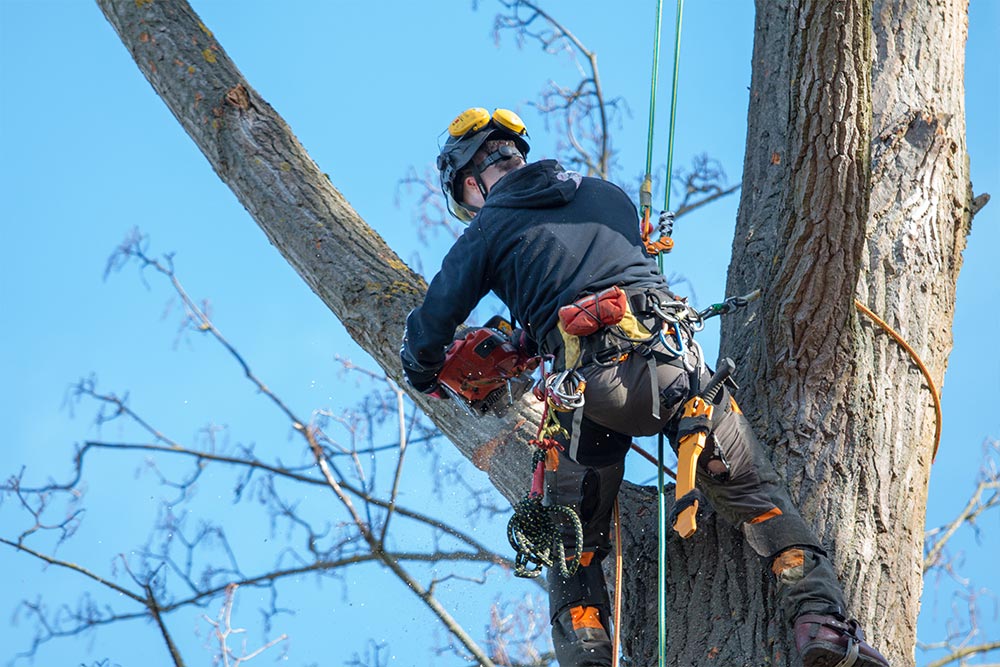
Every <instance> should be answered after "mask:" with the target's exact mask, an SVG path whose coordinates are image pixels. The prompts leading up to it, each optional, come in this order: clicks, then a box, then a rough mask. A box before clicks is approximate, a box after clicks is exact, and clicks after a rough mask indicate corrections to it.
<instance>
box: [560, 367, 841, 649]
mask: <svg viewBox="0 0 1000 667" xmlns="http://www.w3.org/2000/svg"><path fill="white" fill-rule="evenodd" d="M649 368H650V364H649V363H648V360H647V359H646V358H643V357H641V356H639V355H632V356H630V357H629V358H628V359H626V360H625V361H623V362H621V363H619V364H616V365H610V366H592V367H585V368H583V369H581V372H582V373H583V375H584V376H585V377H586V379H587V388H586V392H585V405H584V407H583V408H582V409H579V410H576V411H574V412H564V413H558V417H559V421H560V423H561V424H562V425H563V427H564V428H565V429H566V430H567V432H568V434H569V437H568V438H565V439H564V441H563V442H562V443H561V444H562V445H563V447H564V450H563V451H561V452H559V459H558V465H557V466H552V467H554V468H555V469H554V470H551V469H550V470H548V471H546V503H547V504H560V505H569V506H571V507H573V508H574V509H575V510H576V511H577V512H578V513H579V515H580V519H581V522H582V524H583V533H584V544H583V550H584V559H583V561H581V563H582V564H583V567H581V568H580V569H579V570H578V572H577V574H576V575H575V576H573V577H571V578H569V579H564V578H563V577H562V576H560V575H559V574H558V573H557V572H554V571H552V570H551V569H550V570H549V574H548V581H549V611H550V616H551V619H552V626H553V627H552V636H553V641H554V643H555V650H556V657H557V659H558V660H559V664H560V665H561V667H574V666H577V665H610V664H611V646H610V639H609V637H610V636H611V629H610V626H609V623H608V618H609V607H610V605H609V601H608V593H607V588H606V585H605V581H604V576H603V573H602V570H601V561H602V560H603V559H604V557H605V556H606V555H607V554H608V552H609V550H610V539H609V533H610V522H611V512H612V508H613V506H614V500H615V497H616V496H617V495H618V490H619V487H620V485H621V480H622V475H623V471H624V458H625V454H626V453H627V452H628V449H629V445H630V443H631V440H632V436H637V435H649V434H650V428H651V427H650V422H651V420H652V416H651V415H652V407H651V404H652V399H651V395H650V386H651V382H650V378H649ZM655 369H656V372H657V383H656V386H658V388H659V392H660V398H661V403H660V406H659V408H660V409H659V412H660V418H659V420H656V421H655V425H656V426H657V427H658V428H659V429H662V430H663V432H664V433H665V434H666V435H667V437H668V438H669V439H670V442H671V446H673V447H674V449H675V451H676V448H677V444H676V440H677V438H676V428H677V419H676V417H677V416H678V415H679V412H680V410H681V407H682V406H683V404H684V401H685V400H686V399H687V398H688V396H689V395H690V394H691V389H690V383H691V381H692V377H691V376H690V375H689V374H688V373H687V372H686V371H685V370H684V369H683V368H682V367H681V366H680V365H679V364H668V363H658V364H656V365H655ZM708 379H709V375H708V374H707V373H705V374H703V376H702V377H701V378H700V380H699V383H700V386H704V385H705V384H707V382H708ZM652 432H653V433H655V432H656V431H655V430H653V431H652ZM698 487H699V488H700V489H701V490H702V491H703V492H704V494H705V495H706V496H707V497H708V499H709V500H710V501H711V503H712V506H713V507H714V508H715V510H716V512H718V514H719V515H720V516H721V517H722V518H723V519H725V520H726V521H727V522H729V523H730V524H732V525H733V526H734V527H736V528H738V529H739V530H740V531H741V532H742V533H743V535H744V536H745V537H746V539H747V541H748V543H749V544H750V545H751V547H752V548H753V549H754V550H755V551H756V552H757V553H758V554H760V555H761V556H763V557H764V558H766V559H769V561H770V565H771V570H772V572H773V573H774V575H775V580H776V582H777V592H778V602H779V606H780V607H781V609H782V612H783V614H784V617H785V620H786V621H787V622H788V623H791V622H793V621H794V619H795V618H796V617H798V616H799V615H801V614H804V613H820V614H829V613H843V611H844V602H843V593H842V590H841V586H840V584H839V582H838V581H837V578H836V575H835V573H834V570H833V567H832V564H831V563H830V560H829V558H828V557H827V556H826V554H825V552H824V551H823V549H822V547H821V546H820V545H819V542H818V540H817V538H816V537H815V535H813V533H812V530H811V529H810V528H809V527H808V525H807V524H806V523H805V521H804V520H803V519H802V517H801V516H800V515H799V512H798V510H797V509H796V507H795V506H794V504H793V503H792V501H791V498H790V497H789V495H788V491H787V490H786V488H785V486H784V484H783V483H782V481H781V479H780V477H779V476H778V474H777V472H776V471H775V470H774V467H773V466H772V465H771V462H770V460H769V459H768V458H767V455H766V454H765V452H764V451H763V449H762V448H761V446H760V444H759V442H758V441H757V438H756V437H755V436H754V434H753V432H752V430H751V429H750V426H749V424H748V422H747V420H746V418H745V417H744V416H743V414H742V413H741V412H740V410H739V408H738V407H737V405H736V403H735V401H733V400H732V399H731V398H730V396H729V394H728V392H726V391H723V392H720V394H719V396H718V397H717V400H716V408H715V418H714V427H713V432H712V433H711V434H710V435H709V437H708V442H707V445H706V447H705V451H704V453H703V455H702V456H701V457H700V459H699V463H698ZM666 530H668V531H669V530H670V528H669V527H666ZM671 534H672V533H671ZM564 539H565V540H566V544H567V552H569V551H570V548H571V545H572V542H573V536H572V535H571V534H570V532H569V531H567V532H566V533H565V534H564ZM695 539H697V538H695Z"/></svg>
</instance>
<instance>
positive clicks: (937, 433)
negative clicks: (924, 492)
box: [854, 299, 942, 463]
mask: <svg viewBox="0 0 1000 667" xmlns="http://www.w3.org/2000/svg"><path fill="white" fill-rule="evenodd" d="M854 305H855V306H857V307H858V310H860V311H861V312H862V313H864V314H865V315H867V316H868V317H870V318H871V319H872V321H873V322H875V324H877V325H879V326H880V327H882V328H883V329H884V330H885V332H886V333H887V334H889V335H890V336H891V337H892V339H893V340H895V341H896V342H897V343H899V345H900V347H902V348H903V349H904V350H906V351H907V352H908V353H909V354H910V357H911V358H912V359H913V361H914V362H915V363H916V364H917V367H918V368H919V369H920V372H921V373H923V374H924V379H925V380H927V386H928V387H929V388H930V390H931V397H932V398H933V399H934V416H935V422H934V451H933V452H932V453H931V463H934V459H935V458H937V452H938V445H940V444H941V421H942V415H941V396H940V395H939V394H938V390H937V387H935V386H934V380H932V379H931V374H930V372H929V371H928V370H927V367H926V366H924V362H923V361H921V360H920V357H919V355H917V352H916V351H915V350H914V349H913V348H912V347H910V346H909V345H908V344H907V343H906V341H905V340H903V337H902V336H900V335H899V334H898V333H896V332H895V331H894V330H893V328H892V327H890V326H889V325H888V324H886V323H885V321H884V320H883V319H882V318H880V317H879V316H878V315H876V314H875V313H873V312H872V311H871V310H869V309H868V308H867V307H866V306H865V305H864V304H863V303H861V302H860V301H858V300H857V299H855V300H854Z"/></svg>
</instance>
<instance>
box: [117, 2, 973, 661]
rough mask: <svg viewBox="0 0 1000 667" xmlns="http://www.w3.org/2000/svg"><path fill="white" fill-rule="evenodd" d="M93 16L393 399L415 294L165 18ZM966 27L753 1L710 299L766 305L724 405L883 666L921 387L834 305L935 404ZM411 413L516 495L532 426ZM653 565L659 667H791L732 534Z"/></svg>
mask: <svg viewBox="0 0 1000 667" xmlns="http://www.w3.org/2000/svg"><path fill="white" fill-rule="evenodd" d="M98 4H99V5H100V6H101V8H102V10H103V11H104V13H105V16H106V17H107V18H108V20H109V21H110V22H111V24H112V25H113V26H114V28H115V30H116V31H117V32H118V34H119V36H120V37H121V39H122V41H123V42H124V44H125V45H126V46H127V48H128V49H129V51H130V52H131V54H132V56H133V58H134V59H135V61H136V63H137V64H138V66H139V68H140V69H141V70H142V72H143V73H144V74H145V76H146V77H147V79H148V80H149V81H150V83H151V84H152V85H153V88H154V89H155V90H156V92H157V94H158V95H159V96H160V97H161V98H163V100H164V101H165V102H166V104H167V105H168V107H169V108H170V109H171V111H172V112H173V113H174V115H175V116H176V117H177V119H178V121H179V122H180V123H181V125H182V126H183V127H184V128H185V130H186V131H187V132H188V134H189V135H190V136H191V137H192V139H194V141H195V143H196V144H197V145H198V147H199V148H200V149H201V151H202V152H203V153H204V154H205V156H206V157H207V158H208V160H209V162H210V163H211V164H212V167H213V168H214V169H215V171H216V173H218V175H219V176H220V178H222V180H223V181H224V182H226V183H227V184H228V185H229V186H230V188H231V189H232V190H233V192H234V193H235V194H236V196H237V198H238V199H239V200H240V202H241V203H242V204H243V205H244V206H245V207H246V209H247V210H248V211H249V212H250V214H251V216H252V217H253V218H254V220H256V222H257V223H258V225H260V227H261V229H262V230H263V231H264V232H265V234H267V236H268V238H269V239H270V241H271V242H272V244H274V246H275V247H276V248H277V249H278V250H279V251H280V252H281V253H282V255H283V256H284V257H285V258H286V259H287V260H288V262H289V263H290V264H291V265H292V266H293V267H295V269H296V270H297V271H298V272H299V274H300V275H301V276H302V278H303V279H304V280H305V281H306V283H307V284H308V285H309V286H310V287H311V288H312V289H313V291H314V292H315V293H316V294H317V296H319V297H320V298H321V299H322V300H323V302H324V303H326V304H327V305H328V306H329V307H330V309H331V310H332V311H333V312H334V314H335V315H336V316H337V317H338V318H339V319H340V320H341V321H343V323H344V325H345V326H346V327H347V329H348V331H349V333H350V334H351V336H352V337H354V338H355V340H357V341H358V342H359V344H360V345H361V346H362V347H363V348H364V349H365V350H366V351H367V352H369V353H370V354H371V355H372V356H373V358H374V359H375V360H376V361H377V362H378V363H379V364H380V365H381V366H382V367H383V368H384V369H385V370H386V372H387V373H388V374H389V375H390V376H391V377H393V378H396V379H399V378H400V369H399V367H398V361H397V356H396V355H397V350H398V344H399V340H400V336H401V334H402V325H403V321H404V317H405V315H406V313H407V312H408V311H409V310H410V309H411V308H412V307H413V306H415V305H416V304H417V303H418V302H419V301H420V299H421V297H422V294H423V292H424V289H425V287H426V285H425V284H424V281H423V280H422V279H421V278H420V276H418V275H416V274H415V273H413V272H412V271H411V270H410V269H409V268H408V267H407V266H406V265H405V264H404V263H403V262H402V261H401V260H400V259H399V258H398V257H397V256H396V254H395V253H394V252H393V251H392V250H391V248H389V247H388V246H387V245H386V244H385V242H384V241H383V240H382V239H381V238H380V237H379V236H378V235H377V234H376V233H375V232H374V231H372V229H371V228H370V227H368V226H367V225H366V224H365V223H364V221H362V220H361V218H360V217H359V216H358V215H357V213H356V212H355V211H354V210H353V209H352V208H351V206H350V204H348V202H347V201H346V200H345V199H344V198H343V196H342V195H341V194H340V193H339V192H338V191H337V190H336V188H334V186H333V185H332V184H331V183H330V182H329V179H328V178H327V177H326V176H325V175H324V174H323V173H322V171H321V170H320V169H319V168H318V167H317V166H316V164H315V163H314V162H313V161H312V160H311V159H310V158H309V156H308V155H307V154H306V152H305V151H304V150H303V148H302V146H301V145H300V144H299V143H298V141H297V140H296V139H295V137H294V136H293V135H292V133H291V131H290V129H289V128H288V127H287V126H286V125H285V123H284V122H283V121H282V120H281V118H280V117H279V116H278V115H277V114H276V113H275V112H274V110H273V109H272V108H271V107H270V106H269V105H268V104H267V103H266V102H265V101H264V100H263V99H262V98H261V97H260V96H259V95H258V94H257V93H256V92H255V91H254V90H253V88H252V87H251V86H250V84H249V83H248V82H247V81H246V80H244V78H243V77H242V75H241V74H240V73H239V71H238V70H237V69H236V67H235V65H234V64H233V63H232V61H231V60H230V59H229V58H228V57H227V56H226V54H225V52H224V51H223V50H222V48H221V47H220V46H219V45H218V43H217V42H216V41H215V39H214V37H213V36H212V33H211V31H210V30H209V29H208V28H207V27H206V26H205V25H204V24H202V23H201V21H200V20H199V19H198V17H197V16H196V15H195V14H194V12H193V11H192V10H191V9H190V7H189V6H188V5H187V4H186V2H183V0H156V1H153V0H135V1H134V2H119V1H115V0H98ZM965 21H966V5H965V0H940V1H939V2H937V3H934V4H933V5H931V3H926V2H924V1H923V0H893V1H890V0H879V1H878V2H876V3H875V6H874V9H873V8H872V5H871V0H856V1H845V0H841V1H837V0H791V1H790V2H772V1H771V0H759V2H758V16H757V25H756V38H755V46H754V63H753V65H754V67H753V80H752V84H751V103H750V116H749V133H748V142H747V153H746V165H745V174H744V181H743V182H744V188H743V195H742V201H741V208H740V215H739V220H738V227H737V233H736V239H735V241H734V245H733V250H734V253H733V263H732V265H731V267H730V276H729V288H730V293H740V294H742V293H746V292H747V291H749V289H752V288H756V287H762V288H763V289H764V295H765V297H764V299H763V300H762V302H761V303H760V305H759V306H758V307H756V308H754V309H752V310H751V314H750V315H749V316H747V317H743V318H742V319H734V320H730V321H729V322H727V323H726V324H725V326H724V340H723V348H724V351H725V353H726V354H728V355H729V356H732V357H734V358H735V359H736V360H737V361H738V363H739V364H740V370H739V374H740V377H741V379H742V383H743V384H744V387H745V388H744V391H743V392H742V395H741V397H740V398H741V402H742V403H743V404H744V405H745V407H746V409H747V412H748V413H749V414H751V415H752V416H753V418H754V421H755V425H756V427H757V428H758V432H759V433H760V434H761V435H762V436H764V440H765V441H766V442H767V443H768V444H769V445H770V446H771V447H772V450H771V451H772V453H773V457H774V460H775V463H776V465H777V466H778V469H779V470H780V471H782V472H783V473H784V474H785V475H786V476H787V477H788V479H789V480H790V481H791V483H792V487H793V492H794V493H795V494H796V495H797V496H798V498H799V499H800V500H801V502H802V505H803V508H804V513H805V514H806V516H807V518H809V519H810V520H811V521H812V522H813V524H814V525H815V526H816V528H817V531H818V533H819V535H820V537H821V539H822V540H823V542H824V544H825V545H827V546H828V547H829V548H830V551H831V553H832V554H833V556H834V558H835V561H836V563H837V565H838V567H839V568H840V571H841V572H842V573H843V574H842V579H843V580H844V582H845V584H846V587H847V592H848V597H849V600H850V603H851V605H852V611H853V613H855V614H856V615H857V616H858V617H859V618H860V619H861V620H862V621H863V622H864V623H865V624H866V626H867V627H869V628H870V629H871V634H873V635H874V636H875V637H876V638H877V639H878V641H879V643H880V644H881V646H882V647H883V648H885V649H886V650H887V652H888V653H889V655H890V657H891V658H892V659H893V660H894V664H900V665H902V664H912V662H913V648H914V627H915V622H916V612H917V603H918V599H919V594H920V567H919V563H920V558H919V556H920V545H921V539H922V528H923V515H924V506H925V498H926V486H927V479H928V469H929V465H930V460H929V459H930V446H931V444H930V440H931V438H932V434H933V428H934V426H933V423H932V422H933V412H932V411H930V410H929V408H928V407H927V406H928V405H929V401H928V400H927V394H926V388H925V387H923V386H922V382H921V378H920V375H919V374H918V373H916V372H915V371H914V369H913V367H912V365H911V364H910V362H909V361H908V360H907V358H906V357H905V356H904V355H903V354H901V353H900V352H899V351H898V350H897V349H896V348H895V347H894V344H893V343H891V342H890V341H887V339H886V337H885V336H883V335H881V334H879V333H878V332H877V331H874V330H873V329H872V328H871V327H870V326H869V325H868V324H867V323H865V322H861V321H859V320H858V317H857V315H856V314H855V311H854V308H853V300H854V298H855V296H856V295H857V296H859V297H860V298H861V299H862V300H864V301H866V302H868V303H869V304H870V305H872V306H873V307H874V308H875V309H876V310H877V311H878V312H881V313H883V314H885V315H886V316H887V317H888V318H889V320H890V322H891V323H893V324H894V325H896V326H897V328H898V329H899V330H900V331H901V332H902V333H903V335H904V336H906V337H907V338H908V339H909V340H910V342H911V344H913V345H914V346H915V347H916V348H917V349H918V350H919V351H920V352H921V354H922V355H923V356H924V359H925V361H926V362H927V363H928V365H929V366H930V367H931V368H932V369H934V374H935V378H936V379H937V380H938V381H940V379H941V377H942V376H943V373H944V368H945V363H946V359H947V353H948V349H949V346H950V336H949V331H950V326H951V320H952V313H953V311H954V295H955V280H956V277H957V272H958V267H959V264H960V255H959V253H960V251H961V249H962V247H963V245H964V239H965V235H966V234H967V232H968V228H969V221H970V217H971V215H970V202H971V196H970V195H971V193H970V190H969V183H968V170H967V158H966V153H965V146H964V110H963V107H962V83H961V82H962V71H963V48H964V40H965V30H966V23H965ZM873 44H874V49H873V46H872V45H873ZM873 54H874V58H875V60H874V66H873V61H872V58H873ZM873 99H874V100H875V102H874V104H873V102H872V100H873ZM357 276H365V278H364V279H363V280H359V279H358V278H357ZM414 398H415V400H417V401H418V402H419V403H420V404H421V406H422V407H423V408H424V409H425V410H426V412H427V414H428V415H429V416H430V417H431V419H432V420H433V421H434V422H435V423H436V424H437V425H438V426H439V427H440V428H441V429H442V431H443V432H444V433H445V434H446V435H447V436H448V437H449V438H450V439H451V440H452V441H453V442H454V443H455V444H456V446H457V447H458V448H459V449H460V450H461V451H462V453H463V454H465V455H466V456H468V457H469V458H470V459H471V460H472V461H473V462H474V463H475V464H476V465H477V466H478V467H479V468H481V469H482V470H484V471H486V472H487V473H488V474H489V476H490V480H491V481H492V483H493V484H494V485H495V486H496V487H497V488H498V489H499V490H500V491H501V493H503V494H504V496H506V497H507V498H508V499H515V498H518V497H519V496H520V495H521V494H523V492H524V490H525V488H524V484H525V481H526V480H527V477H528V473H527V453H526V448H525V446H524V442H525V441H526V439H527V438H528V437H530V435H531V434H532V426H531V424H532V422H534V421H535V420H536V419H537V413H536V411H535V410H534V409H533V407H532V406H531V405H528V404H524V405H522V406H521V407H520V409H519V410H518V411H517V412H516V414H513V415H511V416H509V417H508V418H506V419H503V420H494V419H483V420H472V419H469V418H466V417H465V416H464V415H463V414H461V413H460V412H458V411H457V410H455V409H454V408H452V407H451V406H450V405H449V404H447V403H443V402H428V401H426V400H424V398H423V397H421V396H416V397H414ZM622 511H623V515H624V516H625V522H626V526H625V542H624V549H623V551H624V553H625V556H626V579H625V584H624V585H625V587H626V590H625V598H626V609H625V615H624V622H623V626H624V627H623V630H624V637H625V648H626V652H627V653H628V654H629V655H630V656H631V657H632V658H633V659H635V660H636V663H635V664H649V663H650V657H651V656H652V655H654V654H655V643H656V637H655V634H656V630H655V628H656V622H655V604H656V595H655V590H650V589H651V587H650V586H649V582H650V581H655V580H656V575H655V551H656V546H655V545H656V526H655V523H656V506H655V502H654V497H653V494H651V493H650V492H649V491H648V490H644V489H638V488H635V487H627V488H626V489H625V490H624V491H623V494H622ZM669 557H670V567H669V571H670V582H669V586H670V591H669V595H668V602H667V604H668V610H667V613H668V617H669V618H670V619H675V620H674V621H672V622H671V623H670V626H671V629H670V631H669V636H668V642H669V653H668V664H680V665H690V664H705V663H706V662H708V661H709V660H711V661H712V662H713V663H715V664H720V665H733V666H734V665H763V664H768V665H789V664H795V659H794V657H793V655H794V654H793V653H792V652H791V651H790V650H789V644H788V636H787V629H786V627H785V626H784V625H783V624H782V623H781V621H780V619H779V618H778V616H777V612H776V609H775V608H774V605H773V594H772V591H770V590H769V586H770V584H769V583H768V580H767V578H766V577H765V575H764V568H763V563H762V561H761V559H759V558H758V557H757V556H756V555H755V554H753V553H752V552H750V551H749V550H748V549H747V548H746V547H745V546H744V545H743V544H742V542H741V540H740V539H739V538H738V535H737V534H736V533H735V532H734V531H733V530H732V529H730V528H728V527H726V526H723V525H721V524H718V523H716V522H715V521H714V520H713V518H712V517H711V516H710V517H708V518H707V520H706V521H704V522H702V524H701V527H700V530H699V532H698V534H697V535H696V536H695V537H694V538H693V539H691V540H689V541H687V542H684V543H681V542H680V541H678V540H673V539H672V540H670V541H669ZM889 611H891V612H892V613H891V614H889V613H887V612H889ZM653 662H655V659H654V660H653Z"/></svg>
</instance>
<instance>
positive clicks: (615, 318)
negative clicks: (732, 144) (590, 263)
mask: <svg viewBox="0 0 1000 667" xmlns="http://www.w3.org/2000/svg"><path fill="white" fill-rule="evenodd" d="M627 309H628V297H627V296H625V292H624V290H622V288H620V287H618V286H617V285H615V286H613V287H609V288H608V289H606V290H604V291H602V292H598V293H597V294H589V295H587V296H583V297H580V298H579V299H577V300H576V301H574V302H573V303H571V304H569V305H568V306H563V307H562V308H560V309H559V321H560V322H562V325H563V330H564V331H565V332H566V333H568V334H570V335H571V336H589V335H590V334H592V333H594V332H596V331H598V330H600V329H602V328H603V327H610V326H612V325H615V324H618V323H619V322H621V321H622V318H623V317H625V311H626V310H627Z"/></svg>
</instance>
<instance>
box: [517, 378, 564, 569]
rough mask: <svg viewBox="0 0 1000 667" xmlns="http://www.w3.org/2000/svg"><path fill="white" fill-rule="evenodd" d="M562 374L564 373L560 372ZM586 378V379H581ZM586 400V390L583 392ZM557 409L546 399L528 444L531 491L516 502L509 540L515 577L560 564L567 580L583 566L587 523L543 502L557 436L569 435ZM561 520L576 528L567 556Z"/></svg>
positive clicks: (543, 382) (559, 567)
mask: <svg viewBox="0 0 1000 667" xmlns="http://www.w3.org/2000/svg"><path fill="white" fill-rule="evenodd" d="M560 375H561V374H560ZM542 376H543V377H542V386H544V387H546V388H548V387H549V384H550V383H549V382H548V379H549V378H548V377H547V376H546V375H545V373H544V366H543V372H542ZM581 379H582V378H581ZM579 400H580V404H581V405H582V403H583V389H582V388H581V389H580V392H579ZM554 412H555V408H554V405H553V404H552V402H551V401H550V399H548V398H546V400H545V406H544V407H543V408H542V419H541V421H540V422H539V424H538V432H537V433H536V434H535V437H534V438H533V439H532V440H529V441H528V445H529V446H531V447H533V448H534V451H533V452H532V456H531V463H532V471H533V472H532V478H531V490H530V491H529V492H528V493H527V494H526V495H525V496H524V498H522V499H521V500H519V501H518V502H517V504H515V505H514V515H513V516H512V517H511V518H510V521H508V522H507V540H508V541H509V542H510V545H511V546H512V547H513V548H514V551H515V552H516V554H517V555H516V556H515V558H514V576H516V577H523V578H526V579H532V578H534V577H537V576H538V575H540V574H541V572H542V567H543V566H546V567H557V568H558V570H559V573H560V574H561V575H562V576H563V577H564V578H566V579H568V578H570V577H572V576H573V575H574V574H575V573H576V571H577V569H578V568H579V567H580V559H581V558H582V557H583V524H581V523H580V517H579V515H577V513H576V511H575V510H574V509H573V508H572V507H569V506H567V505H548V506H546V505H543V504H542V499H543V497H544V495H545V468H546V464H547V463H548V464H549V465H550V466H553V465H555V464H556V461H557V459H556V457H557V456H558V454H557V453H556V450H557V449H562V446H561V445H560V444H559V441H558V440H556V436H559V435H561V436H563V437H567V436H568V434H567V433H566V429H564V428H563V427H562V426H561V425H560V424H559V421H558V419H556V417H555V414H554ZM560 521H563V522H566V523H568V524H569V525H570V527H571V528H572V529H573V536H574V542H573V553H572V554H570V555H569V556H567V555H566V547H565V545H564V543H563V537H562V532H561V531H560V530H559V523H560Z"/></svg>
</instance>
